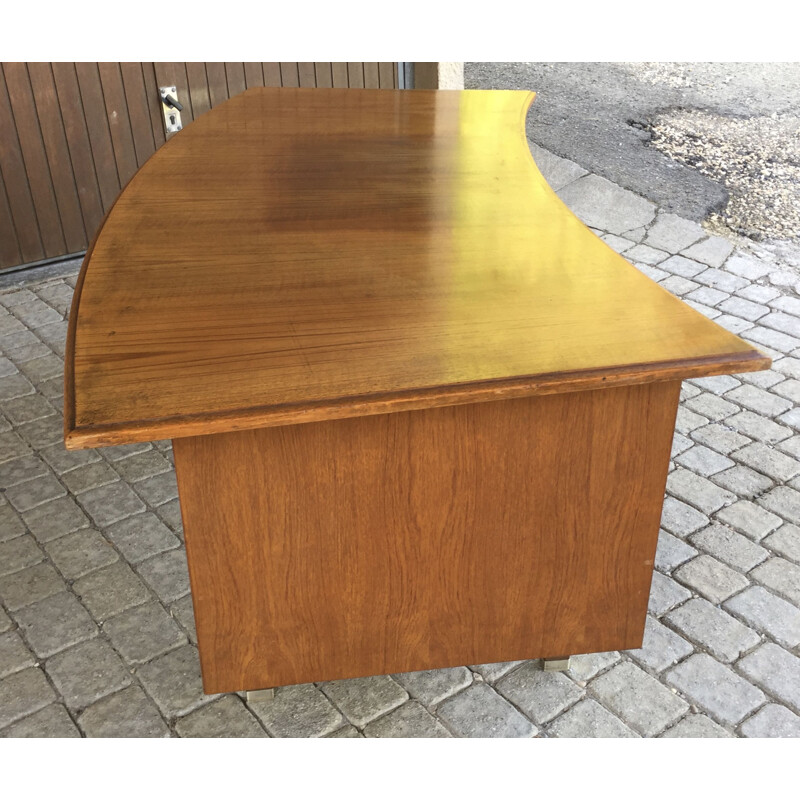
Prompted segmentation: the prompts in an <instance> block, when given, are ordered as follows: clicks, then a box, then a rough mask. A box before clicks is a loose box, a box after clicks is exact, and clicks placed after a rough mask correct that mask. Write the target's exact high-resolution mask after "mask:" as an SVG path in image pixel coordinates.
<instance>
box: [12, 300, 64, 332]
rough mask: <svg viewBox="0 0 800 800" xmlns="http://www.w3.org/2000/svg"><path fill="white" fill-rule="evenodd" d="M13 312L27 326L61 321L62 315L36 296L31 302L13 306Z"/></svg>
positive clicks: (32, 326)
mask: <svg viewBox="0 0 800 800" xmlns="http://www.w3.org/2000/svg"><path fill="white" fill-rule="evenodd" d="M11 313H12V314H13V315H14V316H15V317H16V318H17V319H18V320H19V321H20V322H22V323H23V325H25V327H27V328H38V327H39V326H40V325H47V324H48V323H49V322H59V321H60V320H61V319H62V317H61V314H59V313H58V312H57V311H54V310H53V309H52V308H50V306H48V305H47V304H46V303H43V302H42V301H41V300H39V298H38V297H34V299H33V300H31V301H30V302H29V303H24V304H20V305H16V306H13V307H12V309H11Z"/></svg>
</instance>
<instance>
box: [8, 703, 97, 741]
mask: <svg viewBox="0 0 800 800" xmlns="http://www.w3.org/2000/svg"><path fill="white" fill-rule="evenodd" d="M80 736H81V732H80V731H79V730H78V728H77V727H76V726H75V723H74V722H73V721H72V719H71V718H70V715H69V714H68V713H67V709H66V708H64V706H62V705H56V704H53V705H49V706H45V707H44V708H43V709H41V711H36V712H35V713H33V714H31V715H30V716H27V717H25V718H24V719H21V720H20V721H19V722H15V723H14V724H13V725H9V726H8V727H7V728H3V730H2V731H0V737H2V738H6V739H79V738H80Z"/></svg>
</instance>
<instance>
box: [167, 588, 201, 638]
mask: <svg viewBox="0 0 800 800" xmlns="http://www.w3.org/2000/svg"><path fill="white" fill-rule="evenodd" d="M169 613H170V614H171V615H172V617H173V619H176V620H178V622H179V624H180V625H181V627H182V628H183V629H184V630H185V631H186V635H187V636H188V637H189V641H190V642H192V644H197V627H196V625H195V621H194V606H193V604H192V596H191V595H190V594H187V595H185V596H184V597H181V599H180V600H176V601H175V602H174V603H173V604H172V605H171V606H170V607H169Z"/></svg>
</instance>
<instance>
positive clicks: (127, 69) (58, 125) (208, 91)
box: [0, 62, 397, 270]
mask: <svg viewBox="0 0 800 800" xmlns="http://www.w3.org/2000/svg"><path fill="white" fill-rule="evenodd" d="M159 86H176V87H177V91H178V99H179V101H180V102H181V103H182V104H183V106H184V110H183V112H182V115H181V116H182V122H183V125H184V127H185V126H186V125H187V124H188V123H189V122H191V121H192V120H193V119H195V118H196V117H198V116H200V115H201V114H203V113H205V112H206V111H208V110H209V109H211V108H214V106H217V105H219V104H220V103H222V102H224V101H225V100H227V99H228V98H229V97H233V96H234V95H236V94H239V92H243V91H244V90H245V89H249V88H251V87H253V86H308V87H353V88H375V89H378V88H391V89H393V88H395V87H396V86H397V65H396V63H393V62H381V63H378V62H351V63H343V62H340V63H330V62H317V63H312V62H283V63H277V62H266V63H260V62H259V63H243V62H235V63H224V64H222V63H212V62H207V63H206V62H194V63H188V62H187V63H182V62H181V63H176V62H172V63H152V62H145V63H138V62H136V63H116V62H106V63H99V64H97V63H77V64H72V63H63V62H61V63H47V62H39V63H32V62H27V63H22V62H20V63H5V64H2V66H1V67H0V270H4V269H10V268H16V267H18V266H19V265H22V264H32V263H37V262H41V261H46V260H49V259H54V258H58V257H64V256H67V255H71V254H80V253H82V252H83V251H85V250H86V248H87V247H88V244H89V242H90V241H91V239H92V237H93V236H94V233H95V231H96V230H97V227H98V225H99V224H100V221H101V220H102V218H103V215H104V214H105V212H106V211H107V210H108V209H109V207H110V206H111V204H112V203H113V202H114V200H115V199H116V197H117V195H118V194H119V192H120V190H121V188H122V187H123V186H125V184H126V183H127V182H128V180H129V179H130V178H131V176H132V175H133V173H134V172H135V171H136V170H137V169H138V168H139V167H140V166H141V165H142V164H144V162H145V161H146V160H147V159H148V158H149V157H150V156H151V155H152V154H153V153H154V152H155V150H156V149H157V148H158V147H160V146H161V145H162V144H163V143H164V141H165V135H164V124H163V117H162V113H161V105H160V102H159V95H158V87H159Z"/></svg>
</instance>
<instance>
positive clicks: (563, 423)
mask: <svg viewBox="0 0 800 800" xmlns="http://www.w3.org/2000/svg"><path fill="white" fill-rule="evenodd" d="M679 390H680V383H679V382H677V381H674V382H670V383H659V384H648V385H642V386H632V387H626V388H617V389H605V390H598V391H593V392H580V393H574V394H562V395H557V396H551V397H535V398H522V399H518V400H508V401H502V402H497V403H482V404H476V405H468V406H451V407H447V408H439V409H427V410H424V411H415V412H409V413H396V414H387V415H380V416H372V417H362V418H357V419H348V420H341V421H337V422H322V423H313V424H309V425H293V426H286V427H282V428H265V429H260V430H252V431H245V432H241V433H228V434H219V435H215V436H199V437H191V438H184V439H176V440H175V441H174V448H175V462H176V469H177V476H178V486H179V491H180V498H181V509H182V514H183V519H184V529H185V537H186V549H187V554H188V559H189V571H190V576H191V582H192V597H193V600H194V606H195V618H196V622H197V633H198V641H199V648H200V658H201V662H202V667H203V685H204V689H205V691H206V692H209V693H213V692H223V691H237V690H242V689H257V688H263V687H269V686H281V685H285V684H291V683H305V682H308V681H322V680H332V679H338V678H347V677H355V676H359V675H378V674H386V673H394V672H406V671H411V670H420V669H433V668H439V667H451V666H457V665H460V664H479V663H491V662H498V661H508V660H513V659H526V658H537V657H549V656H555V655H559V654H563V653H585V652H594V651H605V650H617V649H627V648H636V647H640V646H641V643H642V634H643V630H644V622H645V615H646V610H647V602H648V595H649V590H650V581H651V576H652V568H653V559H654V554H655V549H656V541H657V538H658V528H659V520H660V515H661V501H662V498H663V492H664V484H665V481H666V474H667V466H668V462H669V453H670V446H671V441H672V431H673V426H674V421H675V412H676V409H677V404H678V396H679Z"/></svg>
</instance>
